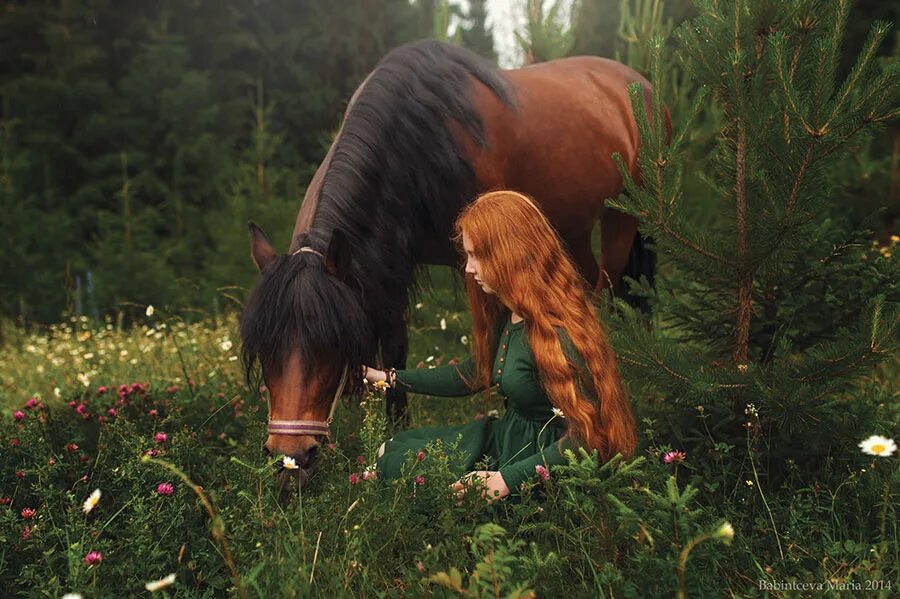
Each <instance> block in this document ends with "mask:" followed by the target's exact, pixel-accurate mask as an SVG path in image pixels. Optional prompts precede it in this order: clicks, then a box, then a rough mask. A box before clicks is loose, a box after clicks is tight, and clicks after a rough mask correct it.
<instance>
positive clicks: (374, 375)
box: [363, 366, 387, 383]
mask: <svg viewBox="0 0 900 599" xmlns="http://www.w3.org/2000/svg"><path fill="white" fill-rule="evenodd" d="M363 368H365V373H366V374H365V376H366V380H367V381H369V382H370V383H377V382H379V381H381V382H383V381H386V380H387V373H386V372H385V371H383V370H375V369H374V368H369V367H368V366H364V367H363Z"/></svg>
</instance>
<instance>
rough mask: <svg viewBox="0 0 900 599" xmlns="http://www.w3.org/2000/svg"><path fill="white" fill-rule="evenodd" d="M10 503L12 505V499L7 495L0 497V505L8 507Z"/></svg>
mask: <svg viewBox="0 0 900 599" xmlns="http://www.w3.org/2000/svg"><path fill="white" fill-rule="evenodd" d="M11 503H12V497H10V496H9V495H4V496H3V497H0V505H9V504H11Z"/></svg>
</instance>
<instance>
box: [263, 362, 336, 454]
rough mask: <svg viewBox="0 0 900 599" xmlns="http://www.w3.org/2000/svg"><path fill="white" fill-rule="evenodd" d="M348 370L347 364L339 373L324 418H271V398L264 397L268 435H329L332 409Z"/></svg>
mask: <svg viewBox="0 0 900 599" xmlns="http://www.w3.org/2000/svg"><path fill="white" fill-rule="evenodd" d="M349 372H350V367H349V366H344V371H343V373H342V374H341V380H340V382H339V383H338V386H337V390H335V392H334V397H333V398H332V400H331V408H329V410H328V418H327V419H326V420H272V400H271V398H270V397H269V398H266V403H267V404H268V407H269V434H270V435H289V436H294V437H302V436H313V437H315V436H322V437H330V436H331V431H330V430H329V428H328V427H329V426H330V425H331V421H332V420H333V419H334V410H335V408H336V407H337V405H338V398H339V397H340V396H341V393H343V392H344V387H345V386H346V385H347V376H348V374H349Z"/></svg>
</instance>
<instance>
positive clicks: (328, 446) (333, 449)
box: [325, 443, 337, 451]
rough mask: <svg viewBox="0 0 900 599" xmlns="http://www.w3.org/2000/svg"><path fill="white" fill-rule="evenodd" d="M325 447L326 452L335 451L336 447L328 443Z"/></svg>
mask: <svg viewBox="0 0 900 599" xmlns="http://www.w3.org/2000/svg"><path fill="white" fill-rule="evenodd" d="M325 447H326V448H327V449H328V451H337V445H335V444H334V443H328V444H327V445H325Z"/></svg>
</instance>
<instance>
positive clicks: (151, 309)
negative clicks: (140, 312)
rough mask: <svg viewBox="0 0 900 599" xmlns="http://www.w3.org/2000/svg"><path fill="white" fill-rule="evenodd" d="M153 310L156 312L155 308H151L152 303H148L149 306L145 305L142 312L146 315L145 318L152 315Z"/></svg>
mask: <svg viewBox="0 0 900 599" xmlns="http://www.w3.org/2000/svg"><path fill="white" fill-rule="evenodd" d="M154 312H156V310H155V309H154V308H153V304H150V305H149V306H147V309H146V310H145V311H144V314H146V315H147V318H150V317H151V316H153V313H154Z"/></svg>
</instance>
